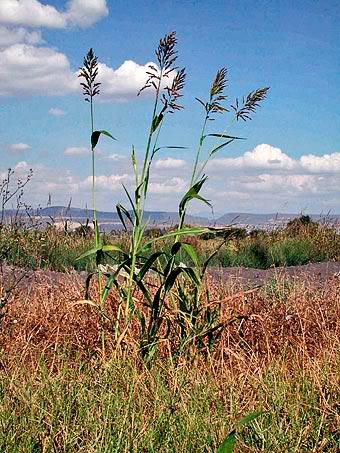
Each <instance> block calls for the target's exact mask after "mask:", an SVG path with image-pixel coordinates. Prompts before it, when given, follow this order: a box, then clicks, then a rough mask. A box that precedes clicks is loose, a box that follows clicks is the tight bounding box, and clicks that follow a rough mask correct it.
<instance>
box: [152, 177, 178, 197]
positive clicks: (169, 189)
mask: <svg viewBox="0 0 340 453" xmlns="http://www.w3.org/2000/svg"><path fill="white" fill-rule="evenodd" d="M186 184H187V183H186V181H185V180H184V179H182V178H178V177H176V176H174V177H173V178H170V179H167V180H166V181H163V182H151V183H150V184H149V191H150V193H154V194H169V193H180V192H182V191H183V190H185V189H186Z"/></svg>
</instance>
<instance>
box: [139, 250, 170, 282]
mask: <svg viewBox="0 0 340 453" xmlns="http://www.w3.org/2000/svg"><path fill="white" fill-rule="evenodd" d="M161 255H165V252H156V253H153V254H152V255H151V256H150V257H149V258H148V260H147V261H146V262H145V263H144V264H143V266H142V267H141V269H140V271H139V272H138V274H137V277H136V280H137V281H141V280H142V279H143V278H144V275H145V274H146V273H147V272H148V271H149V270H150V269H151V267H152V265H153V263H154V262H155V261H156V260H157V259H158V258H159V257H160V256H161Z"/></svg>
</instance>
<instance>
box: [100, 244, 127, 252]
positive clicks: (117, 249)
mask: <svg viewBox="0 0 340 453" xmlns="http://www.w3.org/2000/svg"><path fill="white" fill-rule="evenodd" d="M102 251H103V252H120V253H124V254H125V252H124V250H123V249H121V248H120V247H118V246H117V245H111V244H108V245H103V247H102Z"/></svg>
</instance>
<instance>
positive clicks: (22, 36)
mask: <svg viewBox="0 0 340 453" xmlns="http://www.w3.org/2000/svg"><path fill="white" fill-rule="evenodd" d="M42 42H43V39H42V37H41V32H40V31H31V32H29V31H27V30H26V29H25V28H22V27H20V28H15V29H11V28H8V27H4V26H2V25H0V48H1V47H9V46H12V45H13V44H19V43H26V44H33V45H35V44H41V43H42Z"/></svg>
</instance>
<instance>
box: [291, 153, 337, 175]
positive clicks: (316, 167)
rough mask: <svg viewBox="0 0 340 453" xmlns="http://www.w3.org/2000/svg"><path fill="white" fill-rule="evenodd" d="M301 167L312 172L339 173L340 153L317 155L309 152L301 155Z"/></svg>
mask: <svg viewBox="0 0 340 453" xmlns="http://www.w3.org/2000/svg"><path fill="white" fill-rule="evenodd" d="M300 164H301V167H302V168H304V169H305V170H307V171H309V172H311V173H338V172H339V171H340V153H332V154H324V155H323V156H315V155H313V154H307V155H306V156H301V157H300Z"/></svg>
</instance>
